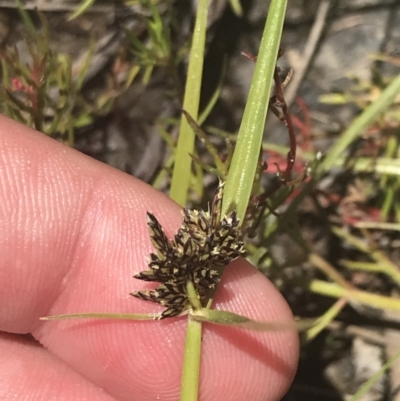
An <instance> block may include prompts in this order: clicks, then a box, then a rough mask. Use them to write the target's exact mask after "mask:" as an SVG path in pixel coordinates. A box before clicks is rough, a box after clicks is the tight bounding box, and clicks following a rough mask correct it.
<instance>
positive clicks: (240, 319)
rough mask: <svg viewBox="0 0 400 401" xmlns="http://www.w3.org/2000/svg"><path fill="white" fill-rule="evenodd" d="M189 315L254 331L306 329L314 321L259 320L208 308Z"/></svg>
mask: <svg viewBox="0 0 400 401" xmlns="http://www.w3.org/2000/svg"><path fill="white" fill-rule="evenodd" d="M191 316H192V317H193V319H195V320H197V321H199V322H208V323H213V324H220V325H223V326H235V327H239V328H241V329H248V330H255V331H281V330H306V329H308V328H310V327H312V326H313V325H314V323H315V319H306V320H302V321H295V320H293V321H288V322H261V321H258V320H253V319H250V318H249V317H246V316H242V315H238V314H236V313H233V312H229V311H225V310H216V309H208V308H202V309H200V310H196V311H193V312H191Z"/></svg>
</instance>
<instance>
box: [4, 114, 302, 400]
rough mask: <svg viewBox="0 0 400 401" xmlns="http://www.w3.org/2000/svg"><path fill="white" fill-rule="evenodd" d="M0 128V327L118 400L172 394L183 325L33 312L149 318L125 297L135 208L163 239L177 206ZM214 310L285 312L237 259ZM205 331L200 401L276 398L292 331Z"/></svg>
mask: <svg viewBox="0 0 400 401" xmlns="http://www.w3.org/2000/svg"><path fill="white" fill-rule="evenodd" d="M0 125H1V127H2V133H1V136H2V143H3V144H5V146H3V147H2V149H1V150H0V169H1V170H0V171H1V176H0V180H1V181H0V184H1V185H0V191H1V193H0V196H1V199H4V200H5V201H4V202H2V204H1V205H0V216H2V218H1V220H0V223H1V224H2V230H3V234H5V235H4V236H3V238H2V239H1V243H0V244H1V249H2V254H3V255H4V258H3V259H2V262H0V282H1V283H2V287H3V288H5V289H6V291H5V292H2V293H1V294H0V305H2V306H1V308H2V311H1V312H2V313H1V314H0V328H1V329H2V330H4V331H9V332H18V333H24V332H33V333H34V335H35V336H36V337H37V338H38V339H39V340H40V341H41V342H42V343H43V344H44V345H45V346H46V347H48V348H49V349H50V350H51V351H52V352H54V353H55V354H57V355H58V356H60V357H61V358H62V359H63V360H65V361H66V362H67V363H68V364H69V365H70V366H71V367H73V368H74V369H76V370H77V371H78V372H79V373H81V374H82V375H84V376H86V377H87V378H89V379H90V380H91V381H92V382H93V383H95V384H97V385H99V386H101V387H103V388H105V389H106V390H107V391H108V392H109V393H110V394H111V395H113V396H114V397H116V398H118V399H121V400H125V399H126V400H128V399H132V396H133V395H134V396H135V399H136V400H153V399H156V398H157V397H158V398H160V399H164V400H169V399H170V400H175V399H177V398H178V393H179V386H180V375H181V363H182V357H183V347H184V335H185V319H173V320H171V321H164V322H132V321H100V320H99V321H94V320H90V321H89V320H85V321H84V320H81V321H58V322H46V323H42V324H40V323H39V322H38V317H39V316H43V315H48V314H59V313H74V312H96V311H97V312H138V313H142V312H154V311H159V310H160V309H159V308H157V306H156V305H152V304H150V303H146V302H143V301H140V300H136V299H133V298H131V297H130V296H129V295H127V294H129V292H130V291H132V290H133V289H142V288H144V287H146V283H142V282H140V281H137V280H133V279H131V277H132V275H133V274H134V273H135V272H138V271H140V270H144V269H146V255H148V253H149V252H151V250H152V247H151V243H150V241H149V237H148V233H147V228H146V220H145V213H146V211H151V212H152V213H154V214H155V215H156V216H157V217H158V218H159V220H160V221H161V223H162V224H163V226H164V227H165V228H166V232H167V234H168V235H169V236H172V235H173V233H174V232H175V231H176V230H177V228H178V227H179V225H180V221H181V216H180V211H179V208H178V207H177V206H176V205H175V204H174V203H173V202H171V201H170V200H168V198H166V197H165V196H163V195H161V194H160V193H158V192H157V191H155V190H153V189H152V188H151V187H149V186H147V185H145V184H143V183H141V182H139V181H137V180H135V179H133V178H132V177H130V176H128V175H126V174H123V173H121V172H118V171H116V170H114V169H112V168H109V167H108V166H105V165H103V164H101V163H98V162H95V161H93V160H91V159H89V158H87V157H85V156H83V155H81V154H79V153H78V152H75V151H73V150H71V149H68V148H66V147H64V146H62V145H60V144H58V143H56V142H54V141H52V140H50V139H48V138H45V137H44V136H42V135H41V134H38V133H35V132H34V131H29V130H28V129H26V128H23V127H21V126H20V125H18V124H15V123H12V122H10V121H9V120H6V119H2V120H1V124H0ZM147 287H149V286H148V285H147ZM239 288H240V292H239V291H238V289H239ZM220 306H224V307H225V306H226V308H228V307H229V308H230V310H232V311H235V312H238V313H246V314H247V315H248V316H249V317H253V318H260V319H262V320H271V319H272V320H285V319H288V318H289V317H290V311H289V310H288V308H287V306H286V304H285V303H284V302H283V301H282V299H281V298H280V295H279V294H278V293H277V292H276V291H275V290H274V289H273V288H272V286H271V285H270V284H269V283H268V281H267V280H265V279H264V278H263V277H262V276H261V274H259V273H257V272H256V271H255V270H254V268H252V267H249V266H248V264H246V263H245V262H238V263H237V264H235V265H234V266H233V267H232V269H231V268H229V269H228V270H227V275H226V277H225V278H224V288H222V290H221V291H219V293H218V297H217V302H216V307H220ZM205 326H206V327H205V330H204V334H203V339H204V341H203V363H202V374H201V399H202V400H209V399H210V400H211V399H217V398H218V397H220V396H221V394H222V395H223V398H224V399H229V400H241V399H252V400H258V399H260V400H261V399H262V400H268V399H269V400H274V399H278V398H279V397H280V396H281V394H282V392H283V391H284V390H285V388H287V386H288V384H289V382H290V380H291V378H292V375H293V372H294V369H295V365H296V362H297V338H296V335H295V334H294V333H292V332H281V333H259V332H258V333H251V332H247V331H242V332H239V331H238V330H237V329H233V328H226V327H215V326H213V327H209V325H205ZM238 339H239V340H238ZM224 372H225V373H224ZM218 373H220V374H218ZM227 373H229V374H227ZM216 397H217V398H216Z"/></svg>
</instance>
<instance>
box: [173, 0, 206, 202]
mask: <svg viewBox="0 0 400 401" xmlns="http://www.w3.org/2000/svg"><path fill="white" fill-rule="evenodd" d="M207 14H208V0H199V2H198V6H197V15H196V23H195V27H194V32H193V41H192V47H191V51H190V56H189V68H188V75H187V80H186V87H185V95H184V99H183V109H184V110H185V111H187V112H188V113H189V114H190V115H191V117H192V118H193V119H194V120H195V121H197V118H198V113H199V104H200V90H201V80H202V75H203V61H204V46H205V41H206V31H207ZM194 139H195V134H194V132H193V130H192V128H191V127H190V125H189V123H188V122H187V120H186V118H182V119H181V124H180V130H179V139H178V145H177V148H176V154H175V165H174V171H173V174H172V181H171V190H170V197H171V198H172V199H173V200H174V201H175V202H177V203H178V204H180V205H181V206H185V205H186V199H187V194H188V190H189V184H190V177H191V173H192V158H191V156H190V154H191V153H194V152H193V150H194Z"/></svg>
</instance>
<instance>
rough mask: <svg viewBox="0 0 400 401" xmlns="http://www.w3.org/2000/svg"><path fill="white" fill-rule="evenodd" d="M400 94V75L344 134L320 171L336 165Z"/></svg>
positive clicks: (331, 150)
mask: <svg viewBox="0 0 400 401" xmlns="http://www.w3.org/2000/svg"><path fill="white" fill-rule="evenodd" d="M399 92H400V75H399V76H397V77H396V78H395V79H394V80H393V81H392V82H391V84H390V85H389V86H388V87H387V88H386V89H385V90H384V91H383V92H382V94H381V96H380V97H379V98H378V99H377V100H376V101H375V102H373V103H372V104H371V105H370V106H369V107H367V108H366V109H365V110H364V111H363V112H362V113H361V114H360V115H359V116H358V117H357V118H356V119H354V121H353V122H352V123H351V125H350V127H349V128H347V130H346V131H345V132H344V133H343V134H342V136H341V137H340V138H339V140H338V141H337V142H336V143H335V145H334V146H333V147H332V148H331V149H330V151H329V153H328V155H327V156H326V158H325V159H324V160H323V161H322V163H321V164H320V166H319V167H320V168H319V171H320V172H325V171H327V170H329V169H330V168H332V167H333V166H334V165H335V162H336V161H337V159H338V158H340V157H341V156H342V155H343V153H345V151H346V149H347V148H348V147H349V146H350V144H351V143H352V142H353V141H354V140H355V139H356V138H357V137H358V136H359V135H361V134H362V133H363V132H364V131H365V130H366V129H367V128H368V127H369V126H370V125H371V124H373V123H374V122H375V121H376V120H377V118H378V117H379V116H380V115H381V114H382V113H383V112H384V111H385V110H386V109H387V108H388V107H389V106H390V105H391V104H392V103H393V101H394V100H395V99H396V97H397V96H398V94H399Z"/></svg>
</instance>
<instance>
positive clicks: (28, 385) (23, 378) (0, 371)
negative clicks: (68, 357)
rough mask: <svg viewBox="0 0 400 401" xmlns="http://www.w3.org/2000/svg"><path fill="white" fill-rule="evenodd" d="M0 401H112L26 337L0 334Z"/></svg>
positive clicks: (108, 396) (113, 399) (101, 390)
mask: <svg viewBox="0 0 400 401" xmlns="http://www.w3.org/2000/svg"><path fill="white" fill-rule="evenodd" d="M0 355H1V358H0V399H1V400H3V401H7V400H18V401H30V400H46V401H50V400H57V401H70V400H98V401H115V398H113V397H111V396H110V395H108V394H107V393H106V392H105V391H104V390H103V389H101V388H99V387H97V386H95V385H93V384H92V383H90V382H89V381H88V380H86V379H85V378H83V377H82V376H80V375H79V374H77V373H76V372H74V371H73V370H72V369H71V368H69V367H68V366H67V365H66V364H65V363H63V362H62V361H61V360H60V359H58V358H57V357H56V356H54V355H53V354H51V353H50V352H49V351H48V350H46V349H45V348H43V347H42V346H40V345H39V344H38V343H35V342H33V341H31V340H30V339H27V338H26V336H21V335H16V334H9V333H4V332H3V333H0Z"/></svg>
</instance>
